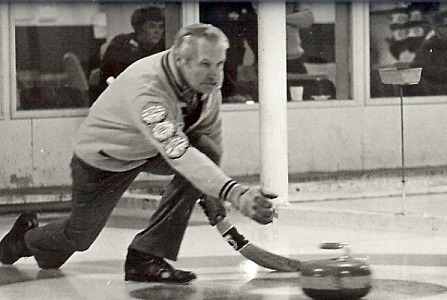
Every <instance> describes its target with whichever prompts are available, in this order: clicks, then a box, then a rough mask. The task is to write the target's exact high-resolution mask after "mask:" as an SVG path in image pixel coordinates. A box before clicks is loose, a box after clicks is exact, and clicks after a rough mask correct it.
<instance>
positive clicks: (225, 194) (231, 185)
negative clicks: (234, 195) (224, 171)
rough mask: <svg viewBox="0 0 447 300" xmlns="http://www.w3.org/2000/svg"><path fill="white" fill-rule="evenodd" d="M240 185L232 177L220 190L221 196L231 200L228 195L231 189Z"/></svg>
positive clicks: (225, 199)
mask: <svg viewBox="0 0 447 300" xmlns="http://www.w3.org/2000/svg"><path fill="white" fill-rule="evenodd" d="M238 185H239V184H238V183H237V182H236V181H234V180H232V179H230V180H228V181H227V182H226V183H225V184H224V185H223V187H222V189H221V190H220V192H219V198H221V199H223V200H224V201H229V199H227V197H228V195H229V193H230V191H231V190H232V189H233V188H234V187H236V186H238Z"/></svg>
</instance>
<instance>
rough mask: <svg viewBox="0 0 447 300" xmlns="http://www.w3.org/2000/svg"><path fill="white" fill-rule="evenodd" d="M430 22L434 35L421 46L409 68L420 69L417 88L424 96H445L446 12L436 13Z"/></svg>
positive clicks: (446, 57)
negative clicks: (419, 79)
mask: <svg viewBox="0 0 447 300" xmlns="http://www.w3.org/2000/svg"><path fill="white" fill-rule="evenodd" d="M431 21H432V25H433V31H434V34H433V35H431V36H430V37H428V38H427V39H426V40H425V41H424V42H423V43H422V44H421V46H420V47H419V49H418V50H417V52H416V56H415V58H414V60H413V62H412V63H411V66H412V67H421V68H422V74H421V82H420V84H419V86H420V87H421V88H422V89H423V91H424V95H446V94H447V66H446V61H447V11H440V12H437V13H436V14H434V15H433V17H432V19H431Z"/></svg>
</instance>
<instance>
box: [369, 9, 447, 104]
mask: <svg viewBox="0 0 447 300" xmlns="http://www.w3.org/2000/svg"><path fill="white" fill-rule="evenodd" d="M446 8H447V7H446V4H445V3H444V4H442V3H440V2H402V3H387V4H385V3H371V4H370V62H371V64H370V65H371V68H370V78H371V85H370V95H371V98H380V97H394V96H399V93H400V91H399V89H398V88H396V87H395V86H393V85H388V84H383V83H382V79H381V77H380V73H379V69H381V68H390V67H391V68H404V69H406V68H416V67H422V74H421V77H420V82H419V84H417V85H404V86H403V93H404V95H406V96H432V95H446V94H447V80H446V78H447V66H446V61H447V50H446V49H447V47H446V46H445V45H446V40H447V34H446V32H447V30H446V29H445V28H447V13H443V12H444V11H445V10H446ZM443 32H444V33H443Z"/></svg>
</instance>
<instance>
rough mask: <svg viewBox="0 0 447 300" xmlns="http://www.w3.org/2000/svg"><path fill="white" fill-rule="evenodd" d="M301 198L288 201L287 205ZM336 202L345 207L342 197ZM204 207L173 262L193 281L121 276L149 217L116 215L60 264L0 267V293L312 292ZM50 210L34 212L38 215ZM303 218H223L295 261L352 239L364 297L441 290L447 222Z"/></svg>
mask: <svg viewBox="0 0 447 300" xmlns="http://www.w3.org/2000/svg"><path fill="white" fill-rule="evenodd" d="M418 197H426V196H424V195H421V196H418ZM307 205H308V204H307ZM318 205H322V203H319V204H318ZM299 206H300V204H292V205H291V206H290V207H289V208H287V210H289V209H291V210H293V209H296V208H297V207H298V209H299ZM326 206H327V205H326ZM335 206H336V208H338V209H339V208H340V206H341V207H342V208H343V209H345V208H344V207H343V205H342V204H337V205H335ZM445 207H447V205H444V206H440V207H438V209H437V213H439V214H442V212H444V213H446V209H445ZM202 214H203V213H202V212H201V211H197V209H196V212H194V214H193V218H192V220H191V223H190V226H189V227H188V230H187V232H186V236H185V239H184V241H183V244H182V248H181V251H180V257H179V260H178V261H177V262H172V264H173V265H174V266H175V267H177V268H183V269H187V270H191V271H194V272H196V273H197V275H198V278H197V279H196V280H195V281H193V282H192V283H190V284H185V285H176V284H151V283H135V282H125V281H124V272H123V263H124V258H125V255H126V250H127V249H126V248H127V245H128V244H129V243H130V241H131V240H132V238H133V236H134V234H136V233H137V232H138V231H139V230H140V229H142V228H143V227H144V225H145V220H144V218H141V217H138V218H131V217H124V216H112V218H111V219H110V220H109V222H108V225H107V227H106V228H105V229H104V231H103V232H102V233H101V235H100V236H99V238H98V239H97V241H96V242H95V243H94V244H93V246H92V247H91V248H90V249H89V250H88V251H86V252H83V253H76V254H75V255H74V256H73V257H71V258H70V259H69V261H68V262H67V263H66V264H65V265H64V266H63V267H62V268H61V269H59V270H39V269H38V267H37V264H36V263H35V261H34V259H33V258H26V259H21V260H19V261H18V262H17V263H16V264H14V265H13V266H0V299H33V300H36V299H153V300H157V299H182V300H189V299H244V300H252V299H253V300H255V299H256V300H266V299H275V300H276V299H309V298H308V297H307V296H306V295H305V294H304V293H303V292H302V290H301V289H300V287H299V277H300V274H299V273H281V272H274V271H271V270H269V269H265V268H262V267H258V266H257V265H255V264H254V263H252V262H250V261H248V260H247V259H245V258H244V257H243V256H241V255H240V254H239V253H237V252H235V251H234V250H233V249H232V248H231V247H230V246H229V245H228V244H227V243H226V241H225V240H224V239H223V238H222V237H221V236H220V235H219V233H218V231H217V229H216V228H213V227H211V226H210V225H208V224H207V222H206V220H205V218H204V217H203V216H202ZM282 214H283V215H284V216H285V217H284V218H282V217H281V215H282ZM328 215H330V213H329V214H328ZM322 216H323V218H324V214H323V215H322ZM444 216H445V214H444ZM56 217H58V215H57V214H50V213H45V214H40V222H41V223H45V222H48V221H49V220H51V219H52V218H56ZM299 217H300V214H296V219H293V220H290V218H294V214H293V212H284V213H283V212H281V211H280V212H279V218H278V219H275V221H274V223H273V224H270V225H267V226H262V225H258V224H256V223H255V222H253V221H250V220H247V219H245V218H243V217H241V216H239V214H238V213H236V212H234V211H230V213H229V216H228V219H229V220H230V221H231V222H232V223H233V224H234V225H236V226H237V228H238V230H239V232H241V233H242V234H243V235H244V236H245V237H246V238H247V239H248V240H250V241H251V242H252V243H253V244H255V245H257V246H259V247H261V248H264V249H266V250H268V251H270V252H273V253H276V254H280V255H284V256H287V257H291V258H296V259H301V260H313V259H321V258H330V257H337V256H340V255H342V254H343V251H342V250H322V249H319V247H318V246H319V244H320V243H322V242H345V243H349V244H350V246H351V255H352V256H353V257H359V258H365V259H367V262H368V263H369V265H370V268H371V271H372V285H373V288H372V289H371V292H370V293H369V294H368V295H367V296H366V297H364V298H363V299H447V231H442V230H441V231H431V232H430V231H429V232H427V231H424V232H421V231H419V232H418V231H417V230H416V231H411V230H390V229H389V228H387V230H382V229H381V228H377V229H374V228H358V226H349V224H343V225H345V226H340V227H345V228H338V227H337V226H332V225H331V226H323V225H321V226H320V224H322V223H323V220H322V219H315V220H314V223H313V224H310V222H305V224H300V220H299V219H297V218H299ZM14 220H15V215H14V216H12V215H4V216H1V217H0V235H1V236H3V235H4V234H6V232H7V231H8V230H9V229H10V226H11V225H12V223H13V222H14ZM365 220H366V222H368V218H366V219H365ZM371 225H372V227H373V225H374V224H371ZM349 227H352V228H349Z"/></svg>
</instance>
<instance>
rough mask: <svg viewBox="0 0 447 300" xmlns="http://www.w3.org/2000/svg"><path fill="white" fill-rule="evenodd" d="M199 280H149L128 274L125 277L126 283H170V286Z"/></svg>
mask: <svg viewBox="0 0 447 300" xmlns="http://www.w3.org/2000/svg"><path fill="white" fill-rule="evenodd" d="M195 279H197V277H194V278H191V279H188V280H186V279H185V280H173V279H162V278H155V277H154V278H153V279H148V278H147V276H141V275H138V274H126V275H125V277H124V280H125V281H135V282H146V283H151V282H152V283H170V284H175V283H177V284H185V283H189V282H191V281H193V280H195Z"/></svg>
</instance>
